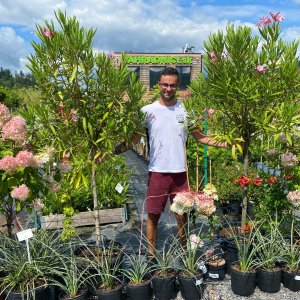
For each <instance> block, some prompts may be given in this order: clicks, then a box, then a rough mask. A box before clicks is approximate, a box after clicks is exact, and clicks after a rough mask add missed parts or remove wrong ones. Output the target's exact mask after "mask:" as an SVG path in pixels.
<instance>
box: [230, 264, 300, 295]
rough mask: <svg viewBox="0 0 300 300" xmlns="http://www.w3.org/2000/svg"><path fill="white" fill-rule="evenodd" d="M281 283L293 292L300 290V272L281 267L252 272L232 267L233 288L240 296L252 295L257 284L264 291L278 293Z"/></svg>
mask: <svg viewBox="0 0 300 300" xmlns="http://www.w3.org/2000/svg"><path fill="white" fill-rule="evenodd" d="M281 283H282V284H283V286H284V287H286V288H288V289H289V290H291V291H293V292H297V291H300V272H298V273H292V272H288V271H286V270H284V269H283V270H281V269H280V268H277V269H274V270H272V271H268V270H262V269H258V270H257V271H252V272H241V271H239V270H237V269H235V268H234V267H233V268H232V269H231V289H232V291H233V292H234V293H235V294H236V295H239V296H250V295H251V294H253V293H254V290H255V288H256V286H258V288H259V289H260V290H261V291H263V292H266V293H277V292H279V291H280V288H281Z"/></svg>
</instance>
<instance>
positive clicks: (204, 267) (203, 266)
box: [198, 260, 207, 274]
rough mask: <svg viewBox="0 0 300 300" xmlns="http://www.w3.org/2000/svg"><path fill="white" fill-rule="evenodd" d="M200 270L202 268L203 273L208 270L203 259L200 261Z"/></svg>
mask: <svg viewBox="0 0 300 300" xmlns="http://www.w3.org/2000/svg"><path fill="white" fill-rule="evenodd" d="M198 270H201V271H202V273H203V274H205V273H206V272H207V268H206V266H205V264H204V262H203V261H202V260H201V261H200V262H198Z"/></svg>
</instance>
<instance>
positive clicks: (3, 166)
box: [0, 155, 19, 172]
mask: <svg viewBox="0 0 300 300" xmlns="http://www.w3.org/2000/svg"><path fill="white" fill-rule="evenodd" d="M18 168H19V164H18V162H17V160H16V158H15V157H13V156H10V155H6V156H4V157H3V158H2V159H1V160H0V170H3V171H5V172H13V171H15V170H16V169H18Z"/></svg>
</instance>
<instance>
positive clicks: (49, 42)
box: [28, 10, 144, 241]
mask: <svg viewBox="0 0 300 300" xmlns="http://www.w3.org/2000/svg"><path fill="white" fill-rule="evenodd" d="M55 18H56V22H55V24H57V25H56V27H57V28H56V27H55V25H54V22H53V21H52V20H51V21H47V20H45V21H44V24H43V25H40V24H38V25H37V27H36V28H37V29H36V34H37V36H38V38H39V42H34V41H33V42H32V46H33V48H34V54H32V55H30V57H29V61H30V64H29V66H28V67H29V69H30V70H31V72H32V73H33V75H34V77H35V79H36V82H37V86H38V88H39V89H40V90H41V91H42V93H43V98H44V99H43V101H44V103H45V104H47V105H48V106H49V107H50V108H51V110H52V111H53V112H54V118H52V122H51V123H50V124H49V129H50V130H51V131H52V133H53V134H54V139H55V141H54V142H53V143H54V144H56V146H57V147H58V149H60V150H62V151H63V153H70V155H71V156H72V159H73V161H75V160H76V158H77V161H76V163H75V165H76V167H74V168H73V172H72V176H71V177H70V184H74V185H75V187H78V186H79V185H81V184H85V185H88V186H89V185H90V183H89V182H87V177H86V170H87V169H89V170H90V174H91V178H92V183H91V188H92V192H93V203H94V211H95V213H96V216H95V220H96V221H95V226H96V238H97V241H99V239H100V225H99V211H98V209H99V208H98V205H99V204H98V203H99V201H98V200H99V199H98V195H97V189H96V176H97V166H98V165H99V164H100V163H101V161H102V160H103V159H109V156H110V154H111V153H112V152H113V151H114V149H115V148H116V147H117V146H118V144H119V143H120V142H121V141H127V142H129V141H130V139H131V136H132V134H133V133H134V132H137V131H138V130H139V129H140V128H141V127H142V126H141V124H142V119H143V116H142V114H141V112H140V106H141V104H140V103H141V102H140V100H141V98H142V96H143V93H144V87H143V85H142V84H141V83H140V82H139V81H137V80H136V78H135V76H134V74H131V72H130V71H129V70H128V68H127V64H126V57H125V56H123V57H122V59H121V60H120V61H117V60H116V58H115V57H114V55H113V53H110V54H108V55H106V54H105V53H99V52H98V53H96V51H95V50H94V49H93V38H94V36H95V33H96V30H94V29H92V28H90V29H86V28H84V27H81V26H80V24H79V22H78V20H77V19H76V17H68V16H67V15H66V13H63V12H62V11H60V10H59V11H57V12H55Z"/></svg>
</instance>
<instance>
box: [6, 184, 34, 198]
mask: <svg viewBox="0 0 300 300" xmlns="http://www.w3.org/2000/svg"><path fill="white" fill-rule="evenodd" d="M29 192H30V191H29V188H28V187H27V186H26V185H25V184H22V185H20V186H18V187H15V188H14V189H13V190H12V191H11V193H10V194H11V196H12V197H13V198H15V199H19V200H21V201H25V200H26V199H27V198H28V196H29Z"/></svg>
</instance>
